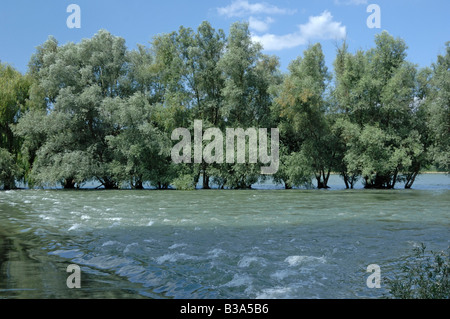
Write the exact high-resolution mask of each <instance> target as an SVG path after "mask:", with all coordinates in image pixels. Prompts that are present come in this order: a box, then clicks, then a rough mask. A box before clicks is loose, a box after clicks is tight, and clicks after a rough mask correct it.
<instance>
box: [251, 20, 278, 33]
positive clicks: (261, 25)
mask: <svg viewBox="0 0 450 319" xmlns="http://www.w3.org/2000/svg"><path fill="white" fill-rule="evenodd" d="M274 22H275V20H274V19H272V18H271V17H267V18H266V19H265V20H260V19H258V18H254V17H250V18H249V19H248V23H249V27H250V29H252V30H255V31H257V32H266V31H267V30H269V26H270V24H272V23H274Z"/></svg>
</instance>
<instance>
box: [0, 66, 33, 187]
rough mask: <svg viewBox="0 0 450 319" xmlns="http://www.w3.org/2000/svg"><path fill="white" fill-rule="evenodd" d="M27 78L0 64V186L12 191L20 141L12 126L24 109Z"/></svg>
mask: <svg viewBox="0 0 450 319" xmlns="http://www.w3.org/2000/svg"><path fill="white" fill-rule="evenodd" d="M30 86H31V79H30V77H28V76H24V75H22V74H21V73H20V72H18V71H17V70H15V69H14V68H13V67H11V66H10V65H7V64H3V63H0V185H2V186H3V188H4V189H11V188H15V185H16V181H17V180H18V179H19V178H21V177H22V172H23V169H24V168H25V167H23V165H22V153H21V145H22V140H21V139H20V138H19V137H17V136H14V133H13V127H14V125H15V124H17V122H18V120H19V118H21V117H22V115H23V113H24V112H25V111H26V109H27V107H28V106H27V100H28V98H29V89H30Z"/></svg>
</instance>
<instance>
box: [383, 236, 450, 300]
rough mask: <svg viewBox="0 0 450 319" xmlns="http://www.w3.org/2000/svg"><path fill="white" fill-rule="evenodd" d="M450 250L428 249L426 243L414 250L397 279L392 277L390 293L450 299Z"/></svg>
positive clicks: (389, 282)
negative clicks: (437, 250) (434, 250)
mask: <svg viewBox="0 0 450 319" xmlns="http://www.w3.org/2000/svg"><path fill="white" fill-rule="evenodd" d="M449 256H450V255H449V251H447V252H445V251H442V252H433V251H431V252H427V251H426V246H425V245H424V244H421V246H419V247H416V248H415V249H414V253H413V255H412V256H410V257H408V258H407V259H406V261H405V262H403V265H402V267H401V272H400V273H399V274H397V275H396V276H395V278H394V279H389V280H388V281H387V284H388V286H389V293H390V295H391V296H392V298H396V299H449V298H450V257H449Z"/></svg>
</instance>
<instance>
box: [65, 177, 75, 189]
mask: <svg viewBox="0 0 450 319" xmlns="http://www.w3.org/2000/svg"><path fill="white" fill-rule="evenodd" d="M75 184H76V183H75V181H74V180H73V178H67V179H65V180H64V182H63V187H64V189H75Z"/></svg>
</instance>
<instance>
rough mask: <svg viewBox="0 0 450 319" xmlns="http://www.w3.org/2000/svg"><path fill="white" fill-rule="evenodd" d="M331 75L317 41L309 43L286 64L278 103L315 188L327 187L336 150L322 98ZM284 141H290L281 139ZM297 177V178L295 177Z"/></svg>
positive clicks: (289, 142) (284, 124) (324, 102)
mask: <svg viewBox="0 0 450 319" xmlns="http://www.w3.org/2000/svg"><path fill="white" fill-rule="evenodd" d="M329 80H330V74H329V72H328V69H327V67H326V66H325V57H324V55H323V52H322V47H321V45H320V44H315V45H313V46H310V47H309V48H308V49H307V50H305V51H304V55H303V57H302V56H300V57H298V58H297V59H296V60H294V61H293V62H292V63H291V64H290V65H289V74H288V75H287V77H286V78H285V80H284V82H283V84H282V86H281V90H280V93H279V96H278V98H277V104H279V105H280V114H281V118H282V121H283V122H284V123H283V124H282V127H283V126H284V127H285V129H284V130H285V131H287V132H291V134H289V135H288V136H289V137H290V138H292V139H294V141H295V145H296V146H297V147H299V148H298V149H292V150H291V151H293V152H296V153H298V155H297V156H302V158H304V160H303V162H304V161H307V162H308V163H309V166H310V167H311V170H312V171H313V172H314V177H315V179H316V181H317V187H318V188H328V179H329V177H330V174H331V171H332V168H333V158H334V157H335V151H334V150H333V145H332V144H333V143H330V139H331V138H332V135H331V131H330V125H329V122H328V120H327V118H326V111H327V108H328V104H327V101H326V97H325V92H326V88H327V83H328V81H329ZM284 143H286V144H291V145H292V144H293V142H292V141H286V140H284ZM297 179H298V177H297Z"/></svg>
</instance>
